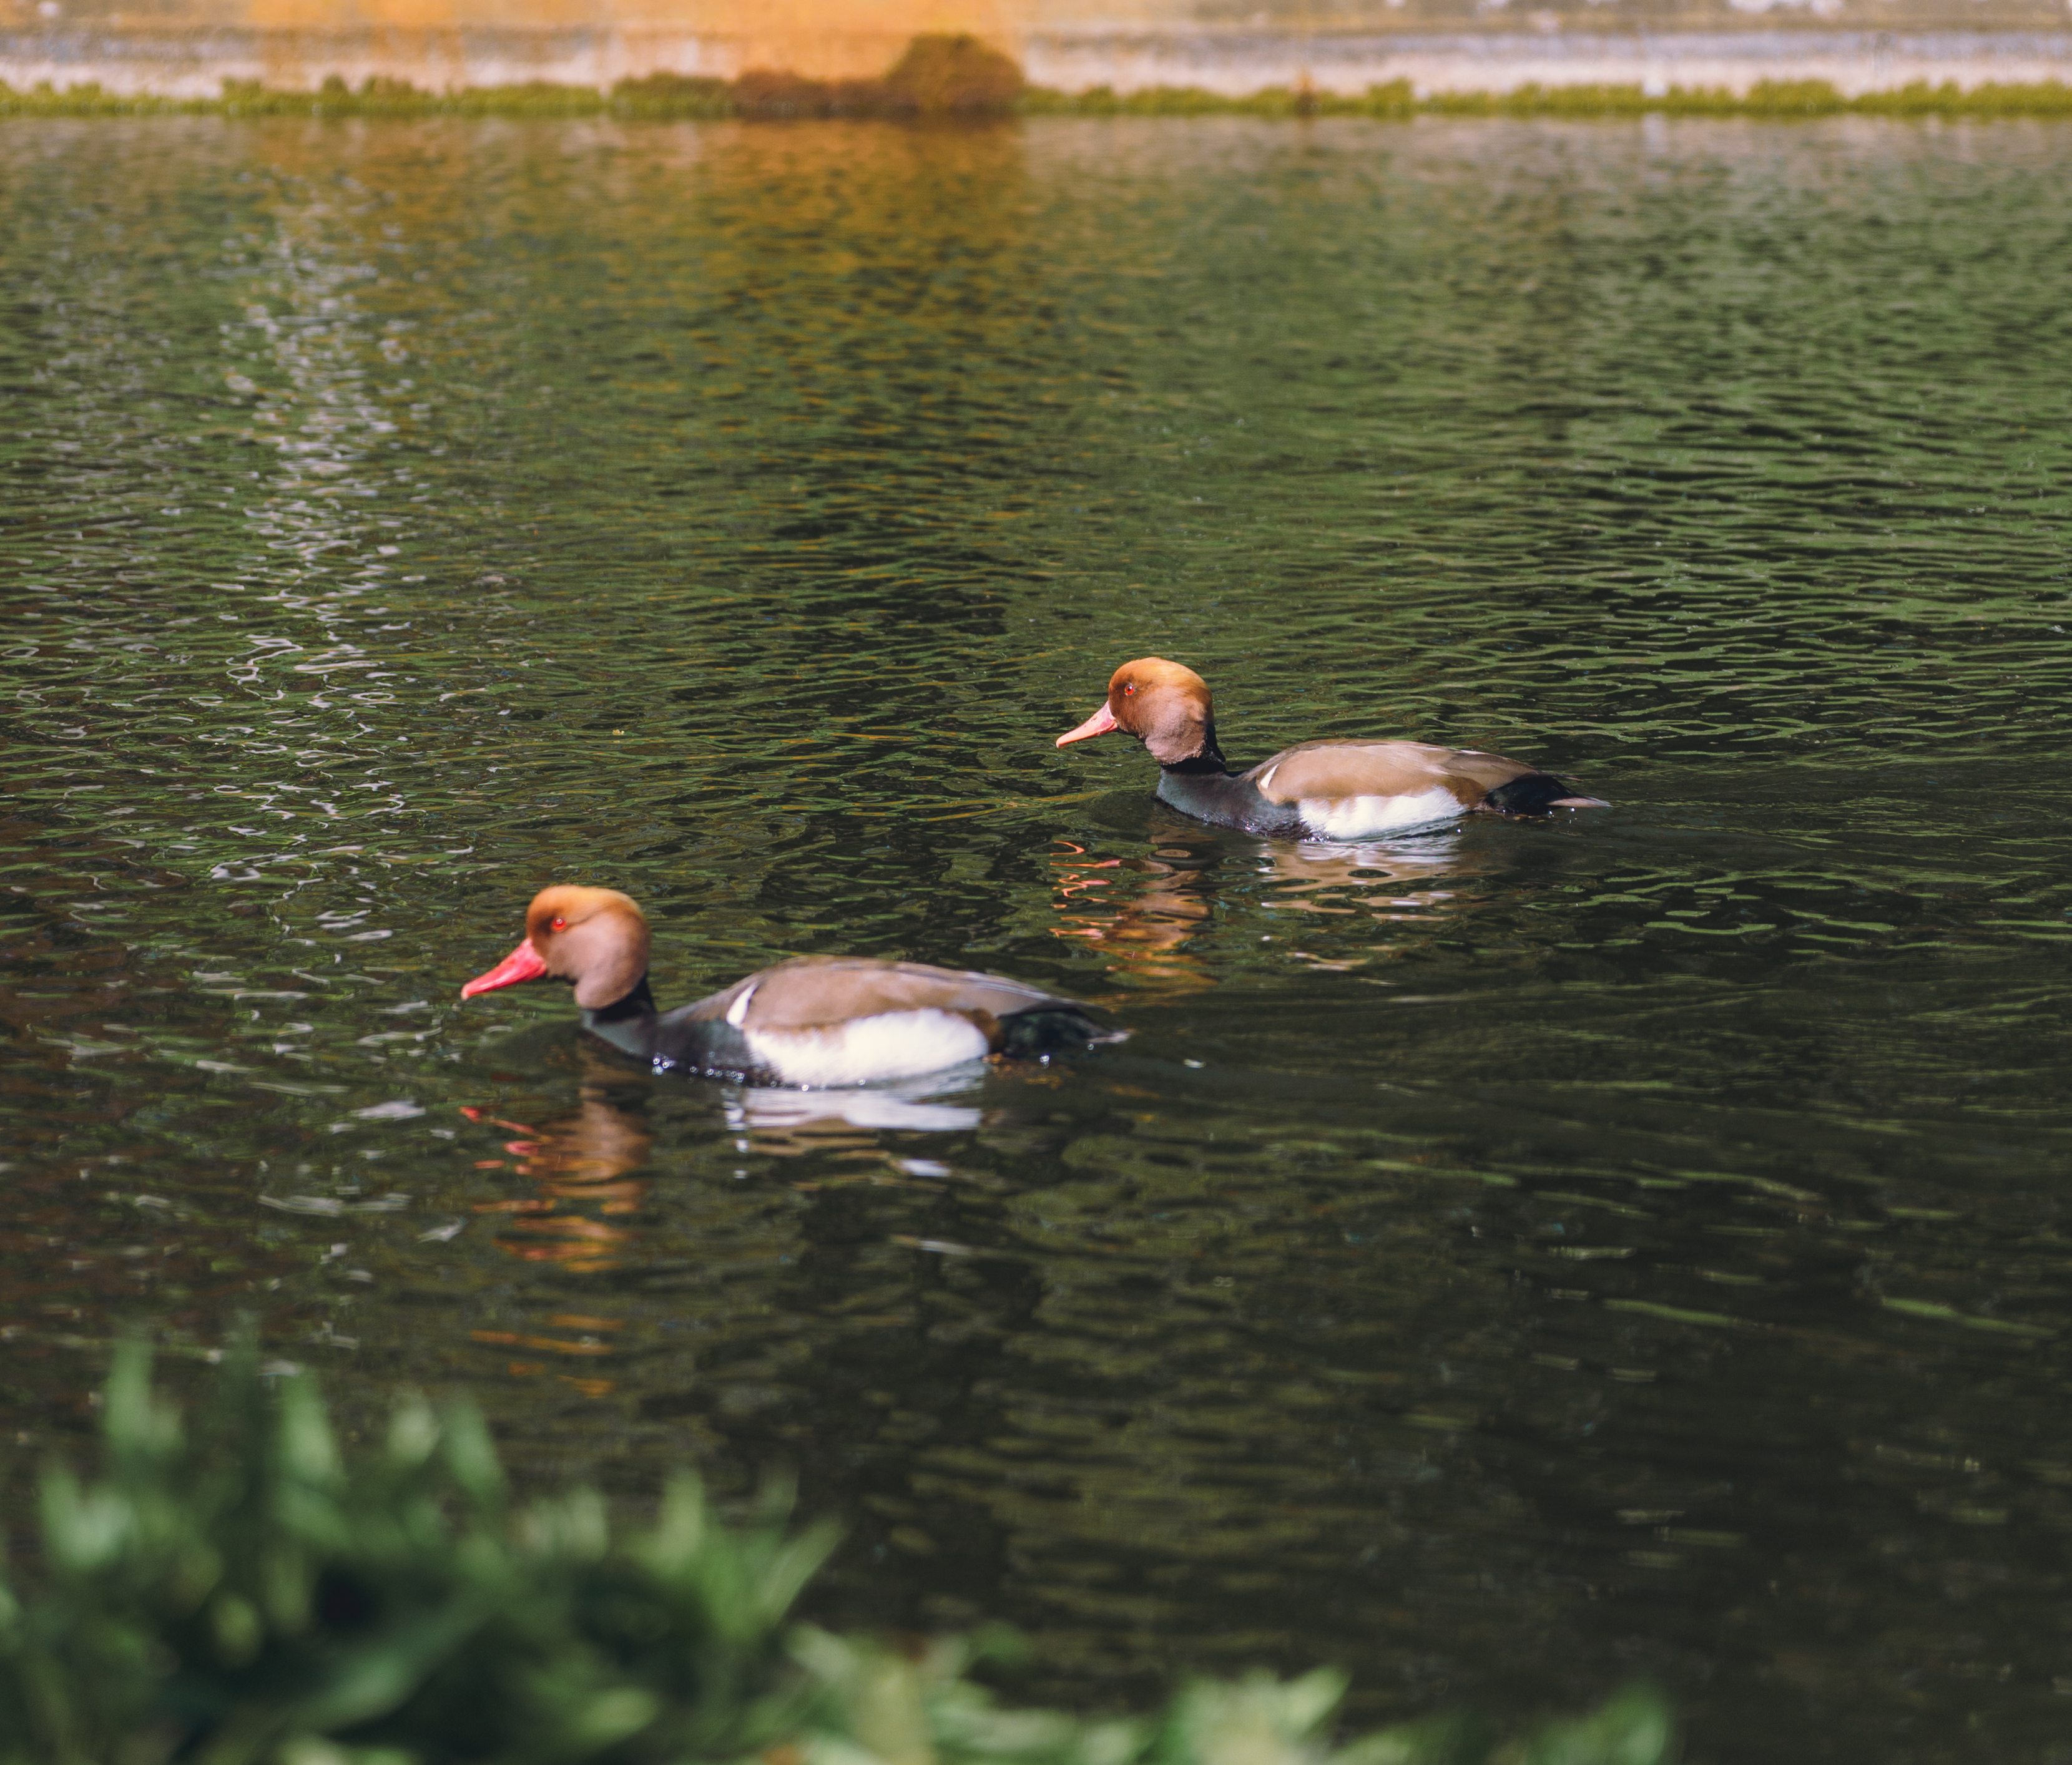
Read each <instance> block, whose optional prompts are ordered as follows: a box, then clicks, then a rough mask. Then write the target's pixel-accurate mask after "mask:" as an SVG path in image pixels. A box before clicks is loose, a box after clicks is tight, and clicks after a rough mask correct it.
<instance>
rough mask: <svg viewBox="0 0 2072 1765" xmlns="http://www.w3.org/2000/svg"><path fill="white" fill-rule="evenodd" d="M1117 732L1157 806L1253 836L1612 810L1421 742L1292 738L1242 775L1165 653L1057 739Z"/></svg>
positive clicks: (1195, 685)
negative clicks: (1146, 759)
mask: <svg viewBox="0 0 2072 1765" xmlns="http://www.w3.org/2000/svg"><path fill="white" fill-rule="evenodd" d="M1116 730H1120V731H1122V732H1123V733H1124V734H1127V735H1133V736H1135V737H1137V740H1138V741H1141V742H1142V743H1143V744H1144V745H1145V747H1146V748H1148V749H1150V750H1151V755H1152V757H1153V759H1155V760H1156V761H1157V762H1158V765H1159V768H1160V771H1161V777H1160V778H1159V780H1158V800H1159V801H1160V802H1163V803H1165V804H1167V805H1169V806H1170V807H1172V808H1174V809H1177V810H1178V811H1180V813H1181V814H1182V815H1192V816H1193V817H1194V819H1196V820H1198V821H1207V822H1211V823H1215V825H1217V826H1219V827H1235V828H1239V829H1240V830H1242V831H1244V832H1246V833H1249V834H1264V835H1269V836H1276V835H1277V836H1281V837H1292V838H1295V839H1322V840H1338V841H1343V840H1351V839H1371V838H1372V837H1373V836H1374V835H1377V834H1383V833H1391V832H1394V831H1397V830H1398V829H1400V828H1406V827H1426V826H1429V825H1431V824H1433V823H1438V822H1442V821H1450V820H1451V819H1453V818H1454V817H1455V816H1457V815H1472V814H1497V815H1544V814H1546V813H1548V811H1552V810H1556V809H1609V807H1611V805H1610V804H1609V802H1605V799H1604V798H1601V797H1586V796H1584V795H1583V794H1581V793H1580V792H1579V791H1577V790H1576V789H1575V788H1574V787H1573V786H1571V785H1569V784H1568V783H1567V782H1565V781H1564V780H1562V779H1560V778H1556V776H1555V775H1554V774H1552V773H1551V772H1543V771H1541V770H1540V768H1538V767H1537V766H1527V764H1526V763H1525V762H1524V761H1522V760H1507V759H1506V758H1505V757H1503V755H1502V754H1500V753H1482V752H1481V751H1479V750H1478V749H1474V748H1438V747H1433V745H1430V744H1429V743H1427V742H1423V741H1387V740H1376V741H1363V740H1357V739H1355V740H1353V741H1298V742H1297V743H1296V745H1294V746H1293V747H1292V748H1284V749H1281V752H1280V753H1276V754H1275V755H1274V756H1273V757H1272V758H1271V759H1270V760H1263V761H1260V763H1259V764H1258V765H1257V766H1254V767H1253V768H1252V770H1250V771H1248V772H1234V771H1232V770H1231V767H1230V766H1229V764H1228V763H1227V761H1225V760H1224V758H1223V750H1222V749H1220V748H1219V747H1218V746H1217V745H1216V716H1215V701H1214V700H1212V699H1211V696H1210V695H1209V686H1208V683H1207V681H1206V680H1204V679H1202V677H1201V676H1200V675H1198V674H1197V673H1195V672H1194V670H1193V669H1192V668H1190V667H1184V666H1183V665H1182V664H1181V663H1178V662H1168V661H1167V660H1165V658H1164V657H1162V656H1140V657H1138V658H1137V660H1136V661H1134V662H1125V663H1123V665H1122V666H1121V667H1119V668H1117V669H1116V671H1115V672H1114V674H1113V675H1111V676H1110V677H1109V679H1108V697H1107V698H1106V699H1105V700H1104V701H1103V702H1102V704H1101V707H1100V709H1099V710H1098V711H1096V712H1094V714H1093V715H1092V716H1090V717H1089V718H1087V720H1086V721H1085V722H1084V723H1083V724H1080V725H1079V728H1078V729H1072V730H1068V731H1067V733H1065V734H1063V735H1062V736H1060V737H1058V745H1059V747H1061V748H1063V747H1067V746H1069V745H1071V743H1073V742H1075V741H1089V740H1091V738H1092V737H1095V736H1104V735H1108V734H1110V733H1112V732H1114V731H1116Z"/></svg>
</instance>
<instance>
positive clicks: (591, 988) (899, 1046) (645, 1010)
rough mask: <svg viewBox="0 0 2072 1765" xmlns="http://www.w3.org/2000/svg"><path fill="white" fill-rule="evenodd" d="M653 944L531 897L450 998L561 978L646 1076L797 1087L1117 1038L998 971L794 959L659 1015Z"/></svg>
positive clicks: (608, 898)
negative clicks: (652, 982)
mask: <svg viewBox="0 0 2072 1765" xmlns="http://www.w3.org/2000/svg"><path fill="white" fill-rule="evenodd" d="M651 942H652V938H651V935H650V934H649V931H648V920H647V916H646V915H645V914H643V913H642V912H641V911H640V909H639V905H638V904H637V903H636V902H635V901H634V900H633V898H632V897H631V896H629V895H623V894H621V893H619V891H618V890H617V889H591V888H583V887H578V886H576V885H572V884H563V885H557V886H556V887H553V888H551V889H541V891H540V893H538V894H537V895H535V896H534V897H532V905H530V906H528V908H527V909H525V935H524V937H523V938H520V940H519V942H518V947H517V948H516V950H512V952H511V954H509V955H508V956H506V957H505V958H504V960H503V961H502V962H500V963H498V964H497V965H496V966H495V967H494V968H491V969H489V970H488V971H486V972H484V973H483V974H480V975H476V976H475V979H473V980H471V981H470V982H469V983H467V985H466V986H465V987H462V988H461V990H460V996H461V997H462V998H463V999H473V998H475V996H476V995H478V994H481V993H487V992H494V991H496V990H497V989H498V988H499V987H516V986H517V985H518V984H519V983H521V982H524V981H534V980H548V979H553V980H562V981H567V982H569V983H571V984H573V986H574V988H575V1002H576V1004H577V1006H578V1008H580V1009H581V1011H582V1024H583V1028H585V1029H586V1030H588V1031H589V1032H590V1033H591V1034H592V1035H594V1036H598V1038H599V1039H601V1040H602V1041H605V1042H607V1043H609V1044H610V1045H612V1046H613V1047H615V1048H616V1049H619V1050H620V1052H622V1053H627V1054H631V1055H632V1056H634V1057H635V1058H636V1059H639V1060H644V1061H648V1062H649V1063H650V1064H651V1065H653V1066H655V1067H656V1068H657V1069H664V1070H667V1069H681V1070H683V1071H685V1072H689V1073H701V1074H705V1075H706V1076H708V1077H719V1078H729V1079H734V1080H738V1081H739V1082H742V1083H746V1084H754V1085H781V1086H796V1087H802V1088H817V1087H821V1086H847V1085H861V1084H869V1083H870V1082H873V1081H875V1080H878V1079H891V1078H911V1077H915V1076H916V1075H917V1074H919V1073H932V1072H937V1071H939V1070H941V1069H943V1068H944V1067H948V1066H958V1065H963V1064H964V1062H965V1061H975V1060H979V1059H982V1058H984V1057H985V1056H987V1055H990V1054H1002V1055H1008V1056H1011V1057H1034V1058H1036V1059H1039V1060H1047V1059H1049V1058H1050V1057H1051V1056H1052V1055H1053V1054H1056V1053H1063V1052H1067V1051H1068V1050H1071V1049H1075V1048H1084V1047H1087V1046H1090V1045H1093V1044H1096V1043H1100V1042H1112V1041H1122V1040H1123V1039H1124V1036H1125V1035H1126V1034H1127V1032H1124V1031H1120V1030H1116V1029H1113V1028H1107V1027H1105V1026H1104V1025H1103V1024H1101V1023H1100V1021H1099V1020H1097V1019H1096V1017H1095V1016H1094V1015H1093V1014H1092V1012H1091V1009H1090V1008H1088V1007H1087V1006H1085V1005H1083V1004H1080V1003H1079V1001H1078V1000H1077V999H1066V998H1063V997H1062V996H1060V995H1058V994H1056V993H1046V992H1045V991H1042V989H1041V988H1040V987H1029V986H1025V985H1024V984H1023V983H1022V982H1020V981H1017V980H1009V979H1005V977H1004V976H1001V975H982V974H976V973H973V972H971V971H965V970H961V969H955V968H935V967H929V966H928V965H927V964H926V963H895V962H882V961H877V960H874V959H872V958H866V957H858V956H801V957H796V958H793V959H792V960H791V961H790V962H784V963H778V964H776V965H775V967H771V968H763V969H759V970H758V971H756V972H755V973H754V974H753V975H746V976H744V977H743V978H742V979H740V980H738V981H736V982H735V983H734V984H733V985H732V986H731V987H726V988H725V989H724V990H723V991H720V992H717V993H713V994H712V995H709V996H708V997H706V998H705V999H699V1000H697V1002H696V1003H695V1004H689V1005H685V1006H681V1007H680V1008H678V1009H676V1010H675V1011H672V1012H658V1011H657V1010H656V1007H655V995H654V993H653V991H652V990H651V989H650V987H649V986H648V948H649V945H650V943H651Z"/></svg>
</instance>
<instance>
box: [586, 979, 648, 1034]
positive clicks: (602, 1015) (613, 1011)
mask: <svg viewBox="0 0 2072 1765" xmlns="http://www.w3.org/2000/svg"><path fill="white" fill-rule="evenodd" d="M654 1015H655V995H654V994H653V993H652V992H650V991H648V977H647V976H646V975H642V976H641V977H640V979H639V981H637V982H636V983H635V985H634V988H633V991H631V992H630V993H627V995H624V997H623V998H620V999H614V1000H613V1001H612V1002H611V1004H609V1005H605V1006H601V1007H599V1008H598V1009H597V1010H596V1011H594V1012H591V1013H590V1021H591V1022H592V1023H593V1024H623V1023H624V1022H625V1021H626V1020H627V1018H629V1017H652V1016H654Z"/></svg>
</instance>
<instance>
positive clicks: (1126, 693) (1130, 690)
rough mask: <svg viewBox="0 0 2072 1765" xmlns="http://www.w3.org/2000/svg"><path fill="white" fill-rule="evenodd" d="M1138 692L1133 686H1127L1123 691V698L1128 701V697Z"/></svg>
mask: <svg viewBox="0 0 2072 1765" xmlns="http://www.w3.org/2000/svg"><path fill="white" fill-rule="evenodd" d="M1136 691H1137V688H1135V687H1133V686H1126V687H1124V688H1123V689H1122V696H1123V697H1124V698H1125V699H1127V698H1128V696H1130V695H1131V694H1132V693H1133V692H1136Z"/></svg>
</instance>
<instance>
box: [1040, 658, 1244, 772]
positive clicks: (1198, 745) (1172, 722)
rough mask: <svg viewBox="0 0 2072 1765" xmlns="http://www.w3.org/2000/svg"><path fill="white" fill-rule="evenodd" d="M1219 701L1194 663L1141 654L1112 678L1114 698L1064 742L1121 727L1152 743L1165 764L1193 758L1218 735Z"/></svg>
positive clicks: (1147, 744)
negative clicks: (1212, 695)
mask: <svg viewBox="0 0 2072 1765" xmlns="http://www.w3.org/2000/svg"><path fill="white" fill-rule="evenodd" d="M1215 722H1216V716H1215V701H1214V700H1212V699H1211V697H1210V696H1209V683H1208V682H1207V681H1206V680H1204V679H1202V677H1201V676H1200V675H1198V674H1197V673H1195V672H1194V670H1193V669H1192V668H1187V667H1182V666H1181V665H1180V664H1179V663H1177V662H1168V661H1166V660H1165V658H1164V657H1162V656H1139V657H1138V658H1137V660H1136V661H1134V662H1125V663H1123V665H1122V666H1121V667H1119V668H1117V669H1116V671H1115V672H1114V673H1113V674H1112V675H1110V676H1109V677H1108V699H1107V701H1106V702H1105V703H1104V704H1103V705H1102V706H1101V708H1100V710H1098V711H1096V712H1095V713H1094V714H1093V715H1092V716H1091V717H1089V718H1087V720H1086V721H1085V722H1084V723H1083V724H1080V725H1079V728H1078V729H1074V730H1071V732H1069V733H1067V734H1065V735H1062V736H1060V737H1058V745H1059V747H1061V748H1062V747H1063V746H1064V745H1066V744H1067V742H1071V741H1087V740H1088V739H1089V738H1090V737H1094V736H1104V735H1107V734H1108V733H1109V732H1110V731H1111V730H1116V729H1120V730H1121V731H1122V732H1123V733H1124V734H1126V735H1133V736H1135V737H1137V740H1138V741H1141V742H1142V743H1143V744H1144V745H1145V747H1147V748H1149V749H1150V750H1151V752H1152V754H1153V757H1155V758H1156V759H1157V761H1158V763H1159V764H1160V765H1161V766H1173V765H1174V764H1176V763H1177V762H1178V761H1182V760H1191V759H1193V758H1194V757H1195V756H1196V755H1197V754H1199V753H1203V752H1205V751H1206V750H1207V749H1208V748H1210V747H1211V746H1212V745H1214V742H1215Z"/></svg>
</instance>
